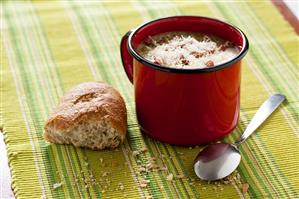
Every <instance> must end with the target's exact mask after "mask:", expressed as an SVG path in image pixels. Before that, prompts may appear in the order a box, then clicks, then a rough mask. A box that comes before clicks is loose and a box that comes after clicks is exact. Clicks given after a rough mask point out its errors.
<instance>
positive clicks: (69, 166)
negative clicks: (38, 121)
mask: <svg viewBox="0 0 299 199" xmlns="http://www.w3.org/2000/svg"><path fill="white" fill-rule="evenodd" d="M32 7H33V6H32ZM32 9H33V12H32V13H33V14H32V15H34V16H35V17H33V18H34V19H37V21H36V22H35V23H36V26H37V27H40V29H39V31H41V33H42V35H44V37H42V36H41V34H39V33H36V34H37V38H38V39H39V43H40V45H41V46H42V55H40V56H41V57H47V56H46V49H50V48H49V43H48V40H47V37H46V34H45V31H44V28H43V25H42V23H41V21H40V18H39V16H38V13H37V12H36V10H35V8H34V7H33V8H32ZM39 31H37V32H39ZM45 46H46V47H47V48H45ZM48 53H49V54H50V60H48V59H47V58H46V59H47V61H48V62H47V63H49V62H50V63H51V64H53V65H54V66H55V67H53V68H54V72H53V74H52V73H50V77H51V78H49V79H51V80H53V79H54V78H55V77H56V79H58V84H59V86H56V87H55V86H53V84H51V81H50V84H51V85H52V87H51V86H50V87H51V91H56V93H55V94H56V95H55V97H54V96H50V97H49V98H50V99H52V98H53V99H58V98H59V94H58V90H57V89H55V88H61V89H62V90H60V92H59V93H63V92H64V91H63V85H62V81H61V76H60V73H59V71H58V70H57V66H56V65H55V61H54V58H53V54H52V52H51V51H48ZM47 66H48V67H49V65H48V64H47ZM49 68H51V67H49ZM47 72H48V70H47ZM45 79H46V80H47V78H45ZM46 83H48V82H46ZM40 90H42V89H40ZM51 94H52V93H51ZM56 101H57V100H56ZM45 107H46V108H47V109H46V111H47V114H49V107H48V106H47V103H46V106H45ZM56 149H58V154H59V164H60V163H61V162H62V168H63V170H64V172H63V173H64V174H67V173H68V174H69V173H70V172H71V174H74V173H77V172H78V170H77V171H74V170H73V164H72V162H77V161H72V162H70V159H69V158H72V157H69V156H70V155H69V148H68V147H64V146H59V147H56ZM62 151H64V153H63V152H62ZM65 157H67V160H68V161H67V162H66V163H64V161H61V160H66V158H65ZM78 162H79V163H80V161H78ZM56 164H57V162H56ZM65 168H66V169H68V170H69V169H70V170H71V171H70V172H67V173H66V172H65V171H67V170H66V169H65ZM71 176H72V175H71ZM65 179H67V180H68V182H67V183H66V186H67V187H68V188H71V189H69V190H73V186H72V183H71V182H74V176H73V178H72V180H71V179H70V178H69V177H68V176H67V177H66V178H65ZM64 186H65V185H64ZM77 193H79V190H78V192H77ZM73 194H74V191H71V192H70V197H75V196H74V195H73Z"/></svg>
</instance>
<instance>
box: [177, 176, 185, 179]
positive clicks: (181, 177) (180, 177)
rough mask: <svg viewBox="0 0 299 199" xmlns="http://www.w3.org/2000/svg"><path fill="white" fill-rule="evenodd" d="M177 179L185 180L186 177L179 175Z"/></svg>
mask: <svg viewBox="0 0 299 199" xmlns="http://www.w3.org/2000/svg"><path fill="white" fill-rule="evenodd" d="M176 178H177V179H183V178H185V176H184V175H177V176H176Z"/></svg>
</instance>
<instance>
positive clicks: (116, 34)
mask: <svg viewBox="0 0 299 199" xmlns="http://www.w3.org/2000/svg"><path fill="white" fill-rule="evenodd" d="M103 6H104V5H103ZM105 10H106V11H107V12H108V13H109V9H107V8H105ZM110 15H111V14H110ZM109 19H111V20H112V21H113V22H111V23H110V24H109V26H110V27H111V26H113V25H114V24H115V21H114V18H113V15H112V16H111V18H109ZM109 19H107V21H110V20H109ZM111 29H112V31H111V32H112V33H114V36H113V37H112V38H118V37H120V36H121V35H120V32H119V30H118V29H117V26H113V27H112V28H111ZM113 30H115V31H113ZM115 43H117V45H116V46H118V43H119V41H115ZM121 85H123V84H121ZM122 90H125V88H124V87H123V86H122ZM143 139H144V141H145V142H146V141H148V140H147V137H144V138H143ZM147 143H149V142H147ZM148 146H149V145H148ZM149 148H151V147H149ZM150 152H151V153H152V151H150ZM159 176H160V181H165V179H164V178H163V177H162V176H161V175H159ZM164 185H165V183H164ZM167 189H169V188H168V187H167Z"/></svg>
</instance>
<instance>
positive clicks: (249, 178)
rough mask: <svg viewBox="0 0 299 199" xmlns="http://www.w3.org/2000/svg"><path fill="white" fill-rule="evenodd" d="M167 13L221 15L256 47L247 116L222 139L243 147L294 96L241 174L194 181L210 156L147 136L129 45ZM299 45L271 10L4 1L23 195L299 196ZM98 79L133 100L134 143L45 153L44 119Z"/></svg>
mask: <svg viewBox="0 0 299 199" xmlns="http://www.w3.org/2000/svg"><path fill="white" fill-rule="evenodd" d="M170 15H204V16H209V17H216V18H219V19H222V20H225V21H228V22H230V23H232V24H235V25H236V26H238V27H240V28H241V29H242V30H243V31H244V32H245V34H246V35H247V36H248V38H249V41H250V45H251V46H250V51H249V53H248V54H247V56H246V58H245V59H244V61H243V66H242V95H241V117H240V121H239V125H238V127H237V129H236V130H235V131H234V132H232V133H231V134H230V135H229V136H228V137H227V138H226V139H225V141H227V142H233V140H236V139H237V137H238V136H239V135H240V134H241V132H242V131H243V130H244V128H245V126H246V125H247V124H248V122H249V121H250V119H251V117H252V116H253V114H254V113H255V112H256V110H257V108H258V107H259V106H260V105H261V104H262V102H263V101H264V100H265V99H267V98H268V96H269V95H270V94H273V93H276V92H279V93H283V94H285V95H286V96H287V102H285V103H284V104H283V105H282V106H281V107H280V109H279V110H278V111H276V112H275V113H274V115H273V116H271V118H270V119H269V120H268V121H267V123H266V124H265V125H263V126H262V127H261V128H260V129H259V130H258V131H257V133H256V134H254V135H253V136H252V137H251V138H250V139H249V140H248V141H247V142H246V143H244V144H243V145H242V147H241V152H242V154H243V159H242V162H241V165H240V166H239V168H238V171H237V172H236V173H234V175H233V176H232V177H231V178H230V179H227V180H226V181H221V182H204V181H201V180H199V179H197V178H196V176H195V174H194V172H193V170H192V164H193V158H194V157H195V155H196V154H197V153H198V151H199V150H200V148H201V146H200V147H194V148H187V147H177V146H172V145H168V144H163V143H161V142H158V141H155V140H152V139H151V138H149V137H147V136H145V135H142V134H141V133H140V130H139V128H138V125H137V122H136V116H135V113H134V111H135V110H134V97H133V89H132V85H131V84H130V83H129V81H128V80H127V77H126V75H125V72H124V71H123V68H122V64H121V61H120V55H119V43H120V39H121V36H122V35H123V34H124V33H126V31H128V30H129V29H131V28H133V27H136V26H137V25H139V24H141V23H143V22H145V21H148V20H151V19H155V18H158V17H162V16H170ZM298 46H299V40H298V35H296V32H295V30H294V29H293V28H292V26H291V25H290V23H288V21H287V20H286V19H285V18H284V17H283V16H282V15H281V14H280V12H279V10H278V8H277V7H276V6H275V5H274V4H273V3H272V2H271V1H261V2H259V1H244V2H236V3H231V2H225V3H224V2H219V1H204V2H201V3H200V2H195V1H191V2H185V1H163V2H159V1H156V2H154V3H153V2H151V1H128V2H127V1H112V2H106V1H88V3H86V2H85V3H83V2H81V1H48V2H46V1H32V2H30V1H26V2H19V1H15V2H14V1H3V2H1V126H2V128H3V131H4V137H5V143H6V146H7V149H8V156H9V166H10V169H11V174H12V188H13V191H14V193H15V196H16V197H17V198H298V197H299V180H298V179H299V177H298V176H299V169H298V168H299V150H298V148H299V139H298V137H299V94H298V93H299V67H298V59H299V55H298V54H299V49H298ZM92 80H102V81H105V82H107V83H109V84H111V85H113V86H114V87H115V88H117V89H118V90H119V91H120V92H121V94H122V95H123V96H124V98H125V101H126V105H127V108H128V116H129V117H128V135H127V138H126V141H125V143H124V144H123V145H122V146H120V147H119V148H118V149H116V150H104V151H91V150H87V149H81V148H74V147H73V146H64V145H55V144H49V143H46V142H45V141H44V139H43V125H44V121H45V120H46V118H47V117H48V115H49V113H50V111H51V109H52V107H54V106H55V105H56V104H57V102H58V100H59V97H61V96H62V95H63V94H64V93H65V92H66V91H67V90H68V89H70V88H71V87H73V86H74V85H76V84H78V83H81V82H86V81H92ZM133 151H141V154H140V155H137V156H134V155H133ZM146 165H147V166H146ZM153 165H154V166H157V167H158V168H159V169H153V171H151V170H150V169H149V167H151V166H153ZM144 167H147V169H148V170H149V171H143V170H144V169H143V168H144ZM1 180H3V179H1ZM4 180H5V179H4ZM247 188H248V189H247Z"/></svg>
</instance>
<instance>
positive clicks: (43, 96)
mask: <svg viewBox="0 0 299 199" xmlns="http://www.w3.org/2000/svg"><path fill="white" fill-rule="evenodd" d="M26 5H29V4H26ZM28 10H29V9H28ZM30 11H31V9H30ZM31 19H32V18H31ZM37 27H38V26H37ZM33 31H34V32H35V33H36V29H33ZM36 34H37V33H36ZM37 35H38V34H37ZM25 38H26V41H27V48H29V43H28V40H27V37H25ZM39 38H40V37H39ZM28 52H29V53H30V55H31V58H32V59H31V60H32V61H31V62H32V66H33V67H34V66H36V63H35V61H33V60H34V58H33V55H32V52H31V51H28ZM29 65H30V64H29ZM42 66H43V65H42ZM35 75H36V77H38V76H40V74H37V73H35ZM36 79H38V78H36ZM37 85H38V86H39V89H38V90H39V91H40V93H42V99H43V100H42V102H46V99H48V98H45V95H44V93H43V92H41V91H43V90H44V89H42V88H41V87H40V85H41V82H38V83H37ZM47 104H48V103H43V105H44V107H45V108H46V109H45V110H46V112H47V113H48V110H49V107H48V106H47ZM31 106H33V104H32V105H31ZM42 126H43V123H42V122H41V121H39V122H38V125H37V126H36V128H38V130H37V131H36V133H38V135H39V139H41V140H42V141H43V138H42V134H43V128H42ZM40 148H41V149H42V147H40ZM60 157H63V156H62V155H60ZM60 159H61V158H60ZM43 161H44V162H45V163H47V164H46V165H48V166H47V168H49V167H50V166H49V159H45V158H44V159H43ZM60 162H62V167H61V168H62V169H63V171H64V172H65V171H66V170H65V165H64V162H63V161H60ZM66 182H67V183H66V184H67V187H68V188H70V187H71V186H70V182H68V181H66ZM54 183H55V182H51V184H49V187H51V186H52V185H53V184H54ZM64 186H65V185H64ZM51 189H52V187H51V188H50V190H51ZM71 196H72V197H73V195H72V194H71Z"/></svg>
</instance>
